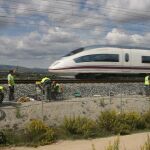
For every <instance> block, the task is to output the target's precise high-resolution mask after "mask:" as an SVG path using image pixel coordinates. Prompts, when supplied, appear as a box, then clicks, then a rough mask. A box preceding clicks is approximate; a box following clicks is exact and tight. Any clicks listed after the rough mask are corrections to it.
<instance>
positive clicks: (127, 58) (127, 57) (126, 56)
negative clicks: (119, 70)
mask: <svg viewBox="0 0 150 150" xmlns="http://www.w3.org/2000/svg"><path fill="white" fill-rule="evenodd" d="M125 61H126V62H128V61H129V54H128V53H126V54H125Z"/></svg>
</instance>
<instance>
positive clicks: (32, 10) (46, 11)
mask: <svg viewBox="0 0 150 150" xmlns="http://www.w3.org/2000/svg"><path fill="white" fill-rule="evenodd" d="M5 7H7V6H5ZM3 8H4V7H3ZM56 8H58V9H62V8H59V7H58V6H57V7H56ZM10 9H17V7H14V8H13V7H11V8H10ZM19 9H20V10H24V11H25V12H26V11H31V12H40V13H54V11H48V10H45V11H41V10H38V9H21V8H19ZM67 9H68V8H67ZM62 10H66V9H65V8H64V9H62ZM61 13H63V12H58V13H57V12H56V10H55V14H61ZM65 15H66V16H67V15H70V16H71V15H72V16H76V17H87V18H91V19H98V18H99V17H93V16H91V17H90V16H87V15H85V14H84V15H79V14H65ZM110 15H111V14H110ZM119 15H122V12H119ZM99 16H100V17H101V18H103V19H107V20H109V19H110V18H106V17H108V16H105V15H104V14H103V15H102V14H99ZM130 16H132V15H131V14H130ZM137 17H139V16H137ZM149 17H150V16H149ZM110 20H112V21H118V20H117V19H114V18H113V19H112V18H111V19H110ZM142 24H143V23H142Z"/></svg>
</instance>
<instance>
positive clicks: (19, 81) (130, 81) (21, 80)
mask: <svg viewBox="0 0 150 150" xmlns="http://www.w3.org/2000/svg"><path fill="white" fill-rule="evenodd" d="M36 81H39V80H36V79H20V80H19V79H16V80H15V83H16V84H35V83H36ZM52 81H54V80H52ZM55 81H56V82H57V83H64V84H65V83H137V82H144V81H143V79H125V78H122V79H55ZM0 84H7V80H6V79H4V80H2V79H1V80H0Z"/></svg>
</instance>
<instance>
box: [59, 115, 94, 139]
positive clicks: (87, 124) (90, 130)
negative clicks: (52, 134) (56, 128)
mask: <svg viewBox="0 0 150 150" xmlns="http://www.w3.org/2000/svg"><path fill="white" fill-rule="evenodd" d="M62 126H63V128H64V129H65V131H66V133H67V134H68V133H69V134H70V135H72V136H78V137H79V136H80V137H84V138H87V137H92V136H94V135H95V134H96V122H95V121H93V120H91V119H87V118H85V117H80V116H79V117H72V118H65V119H64V122H63V125H62Z"/></svg>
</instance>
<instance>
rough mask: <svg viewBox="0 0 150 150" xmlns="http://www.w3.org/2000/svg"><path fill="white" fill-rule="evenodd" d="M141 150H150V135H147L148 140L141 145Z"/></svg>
mask: <svg viewBox="0 0 150 150" xmlns="http://www.w3.org/2000/svg"><path fill="white" fill-rule="evenodd" d="M141 150H150V137H149V135H148V136H147V141H146V142H145V144H144V145H143V146H142V147H141Z"/></svg>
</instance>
